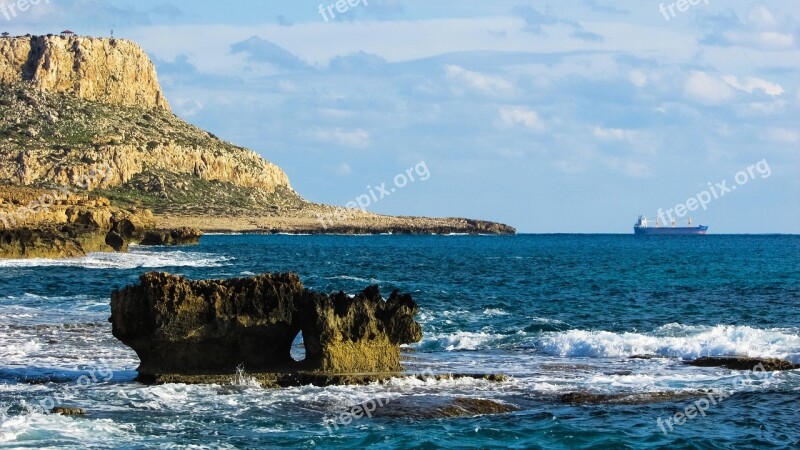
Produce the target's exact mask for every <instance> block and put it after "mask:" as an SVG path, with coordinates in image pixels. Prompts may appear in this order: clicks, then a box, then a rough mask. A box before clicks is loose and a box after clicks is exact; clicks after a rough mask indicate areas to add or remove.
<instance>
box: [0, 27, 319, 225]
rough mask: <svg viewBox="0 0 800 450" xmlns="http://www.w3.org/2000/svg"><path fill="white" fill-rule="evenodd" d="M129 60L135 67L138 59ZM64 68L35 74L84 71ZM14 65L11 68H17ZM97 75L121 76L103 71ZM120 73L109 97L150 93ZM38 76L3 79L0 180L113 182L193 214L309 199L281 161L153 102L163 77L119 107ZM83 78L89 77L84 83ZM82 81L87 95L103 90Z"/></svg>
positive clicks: (138, 202)
mask: <svg viewBox="0 0 800 450" xmlns="http://www.w3.org/2000/svg"><path fill="white" fill-rule="evenodd" d="M50 39H53V38H50ZM4 41H8V42H4ZM18 41H19V40H18V39H8V40H4V39H0V45H1V46H4V47H0V48H4V49H5V50H6V51H7V52H9V54H13V52H11V51H10V50H9V49H12V48H13V43H14V42H18ZM45 42H50V41H49V40H47V41H45ZM98 45H99V44H98ZM106 45H110V44H106ZM145 57H146V56H145ZM2 61H8V60H7V59H6V60H3V59H2V58H0V72H2V70H3V69H4V68H5V69H7V68H8V64H6V65H5V66H3V64H4V62H2ZM18 62H19V61H18ZM102 63H103V59H102V58H100V61H96V62H93V63H92V64H88V63H86V64H87V67H94V66H95V65H98V66H100V65H102ZM120 64H121V63H120ZM130 66H131V67H132V68H131V69H130V70H132V71H135V69H133V67H136V65H135V64H130ZM44 67H50V72H48V73H44V72H43V70H44V69H43V68H44ZM148 67H149V68H152V66H151V65H150V64H149V62H148V64H146V65H144V66H142V70H144V68H148ZM18 69H19V66H18ZM62 69H63V67H62V66H61V64H60V63H59V65H49V66H48V65H47V64H45V63H43V64H42V67H41V68H40V69H38V72H37V73H38V74H39V75H38V78H36V80H53V81H48V82H47V83H44V84H46V85H48V86H49V85H56V84H57V83H56V81H57V80H63V79H67V78H69V77H70V76H71V77H73V78H74V79H76V80H77V79H84V78H81V77H79V76H78V75H76V74H77V73H78V71H76V72H73V73H72V74H71V75H70V76H66V75H64V74H63V70H62ZM126 70H127V69H126ZM17 72H19V73H22V72H24V69H19V70H18V71H17ZM17 72H14V74H16V75H14V76H18V75H19V73H17ZM9 73H10V72H9V71H8V70H6V71H5V72H3V75H2V77H3V79H6V80H7V79H8V78H9V77H11V75H9ZM81 73H84V72H81ZM86 73H91V71H89V72H86ZM98 76H101V77H104V76H111V77H114V76H115V75H109V74H108V72H102V74H101V75H98ZM131 76H133V77H134V78H133V79H134V80H136V77H135V76H134V75H133V74H131ZM119 79H120V80H121V81H119V82H117V83H116V85H121V86H122V87H120V88H119V89H117V88H116V87H112V86H113V85H112V84H105V88H104V89H105V91H103V92H105V93H106V94H107V95H105V97H106V98H113V99H115V100H114V101H119V102H125V101H130V102H134V101H139V100H137V99H143V98H144V97H145V96H144V94H142V95H138V94H137V95H138V97H137V95H133V94H131V95H130V96H126V95H125V92H128V91H126V89H127V88H126V87H125V86H127V85H133V86H136V85H137V82H136V81H129V80H126V79H124V78H119ZM36 80H33V81H25V80H22V81H13V82H12V83H11V84H5V85H2V83H0V184H2V183H5V184H12V185H61V186H64V185H66V186H72V187H79V188H83V189H89V190H96V189H102V190H109V191H108V192H100V194H101V195H104V196H107V197H110V198H111V199H112V200H115V199H118V198H121V199H122V200H123V204H125V205H130V206H137V207H147V208H151V209H153V210H154V211H156V212H163V210H164V209H169V210H172V211H182V208H185V207H186V208H190V209H194V210H193V211H192V212H195V213H204V212H208V211H214V212H215V213H224V212H225V209H226V208H227V207H229V206H231V205H232V204H234V203H235V202H237V201H238V202H239V204H238V205H236V206H238V207H242V208H251V209H267V208H270V207H276V208H285V207H286V205H297V204H303V203H305V202H304V201H303V200H302V199H301V198H300V197H299V196H298V195H297V194H296V193H294V191H293V190H292V189H291V186H290V185H289V179H288V177H287V176H286V174H285V173H284V172H283V171H282V170H281V169H280V168H279V167H277V166H276V165H274V164H272V163H270V162H269V161H266V160H264V159H263V158H261V157H260V156H259V155H258V154H256V153H255V152H253V151H251V150H248V149H245V148H242V147H237V146H235V145H232V144H230V143H227V142H223V141H222V140H220V139H218V138H217V137H216V136H213V135H212V134H210V133H208V132H206V131H203V130H201V129H199V128H197V127H194V126H192V125H190V124H188V123H186V122H185V121H183V120H181V119H180V118H179V117H177V116H175V115H174V114H172V113H171V112H170V111H169V110H168V109H166V103H165V102H164V103H163V105H164V107H154V105H155V104H156V103H155V99H156V97H157V96H160V88H159V87H158V85H157V84H156V85H155V86H154V87H153V90H152V91H151V93H150V94H148V95H147V96H146V97H147V99H149V100H147V101H144V103H142V104H140V105H131V106H121V105H117V104H113V103H107V102H105V101H89V100H85V99H79V98H76V97H75V96H74V95H73V92H70V91H66V90H65V91H64V92H63V93H57V92H51V91H48V90H47V89H43V88H42V85H41V84H40V83H39V82H38V81H36ZM84 80H91V78H90V77H87V78H85V79H84ZM123 80H124V81H123ZM54 83H55V84H54ZM104 83H106V81H103V82H98V83H95V84H94V86H102V85H104ZM84 85H86V86H90V85H92V82H91V81H85V82H84ZM80 86H82V85H79V89H82V92H83V93H84V95H87V93H89V92H95V93H99V91H98V90H97V89H95V88H93V89H94V90H92V89H89V88H82V87H80ZM65 89H66V88H65ZM141 89H142V91H143V92H144V91H145V90H147V89H145V88H144V87H142V88H141ZM151 94H152V95H151Z"/></svg>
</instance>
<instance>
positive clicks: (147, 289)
mask: <svg viewBox="0 0 800 450" xmlns="http://www.w3.org/2000/svg"><path fill="white" fill-rule="evenodd" d="M417 312H418V308H417V305H416V303H414V301H413V299H412V298H411V297H410V296H408V295H401V294H399V293H397V292H394V293H392V295H391V296H390V297H389V299H388V300H386V301H384V300H383V299H382V298H381V296H380V292H379V290H378V288H377V287H369V288H367V289H366V290H364V292H362V293H360V294H358V295H356V296H355V297H350V296H348V295H346V294H344V293H338V294H335V295H324V294H319V293H314V292H311V291H309V290H306V289H305V288H304V287H303V284H302V283H301V282H300V279H299V277H298V276H297V275H295V274H265V275H260V276H256V277H253V278H237V279H228V280H206V281H189V280H187V279H186V278H183V277H178V276H173V275H169V274H165V273H148V274H145V275H143V276H142V277H141V279H140V283H139V284H138V285H135V286H129V287H126V288H124V289H121V290H118V291H115V292H114V293H113V294H112V297H111V318H110V321H111V323H112V324H113V327H112V329H113V334H114V336H115V337H116V338H117V339H119V340H120V341H122V342H123V343H124V344H126V345H128V346H129V347H131V348H132V349H133V350H134V351H136V353H137V355H138V356H139V359H140V361H141V364H140V365H139V367H138V369H137V370H138V371H139V375H140V379H141V380H143V381H155V380H156V379H157V377H160V379H161V380H162V381H163V380H165V379H169V376H170V374H184V375H204V374H208V375H214V374H233V373H234V372H235V371H236V369H237V367H244V368H245V369H246V370H247V371H248V372H250V373H294V372H314V373H345V374H346V373H364V372H396V371H400V370H401V369H402V368H401V366H400V348H399V346H400V345H401V344H408V343H412V342H417V341H419V340H420V339H421V338H422V331H421V328H420V326H419V324H418V323H417V322H416V321H415V320H414V316H415V315H416V314H417ZM301 332H302V335H303V343H304V346H305V350H306V357H305V359H304V360H303V361H295V360H293V359H292V357H291V354H290V351H291V346H292V343H293V342H294V340H295V338H296V337H297V336H298V334H299V333H301Z"/></svg>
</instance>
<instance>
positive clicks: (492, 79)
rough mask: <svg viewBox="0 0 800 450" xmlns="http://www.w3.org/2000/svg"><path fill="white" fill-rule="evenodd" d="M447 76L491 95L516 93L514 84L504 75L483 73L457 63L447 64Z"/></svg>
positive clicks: (464, 85) (471, 88)
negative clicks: (503, 76)
mask: <svg viewBox="0 0 800 450" xmlns="http://www.w3.org/2000/svg"><path fill="white" fill-rule="evenodd" d="M445 73H446V77H447V79H448V80H449V81H450V82H453V83H457V84H459V85H460V86H463V87H466V88H468V89H470V90H472V91H476V92H479V93H482V94H485V95H491V96H500V97H502V96H508V95H511V94H513V93H514V85H513V84H511V83H510V82H509V81H507V80H506V79H504V78H502V77H498V76H492V75H486V74H482V73H480V72H474V71H472V70H467V69H465V68H463V67H460V66H456V65H448V66H445Z"/></svg>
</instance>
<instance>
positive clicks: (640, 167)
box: [606, 157, 652, 178]
mask: <svg viewBox="0 0 800 450" xmlns="http://www.w3.org/2000/svg"><path fill="white" fill-rule="evenodd" d="M606 164H607V165H608V167H610V168H611V169H613V170H616V171H618V172H620V173H623V174H625V175H627V176H629V177H631V178H645V177H649V176H650V175H652V172H651V171H650V168H649V167H648V166H647V164H644V163H640V162H637V161H627V160H624V159H621V158H614V157H609V158H607V159H606Z"/></svg>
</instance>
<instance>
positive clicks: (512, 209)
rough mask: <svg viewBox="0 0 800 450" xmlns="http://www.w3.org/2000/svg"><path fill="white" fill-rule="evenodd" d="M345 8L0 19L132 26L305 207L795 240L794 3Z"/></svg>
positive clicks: (90, 12) (388, 1)
mask: <svg viewBox="0 0 800 450" xmlns="http://www.w3.org/2000/svg"><path fill="white" fill-rule="evenodd" d="M345 1H346V0H345ZM0 3H16V1H14V2H12V0H0ZM679 3H680V4H679ZM691 3H695V4H691ZM351 4H353V5H354V6H350V5H348V4H346V3H342V4H341V5H340V6H342V5H344V6H346V10H345V8H340V9H341V10H343V11H344V12H342V11H338V10H337V7H336V4H335V2H334V1H332V0H326V1H325V2H322V3H321V2H319V1H318V0H317V1H305V0H285V1H264V0H241V1H235V0H232V1H225V2H222V1H210V0H192V1H188V0H186V1H183V0H172V1H155V0H137V1H135V2H134V1H116V0H40V1H39V2H38V4H36V5H31V7H30V8H29V9H27V10H26V11H24V12H23V11H20V12H18V14H17V15H16V16H4V15H3V14H0V24H2V27H5V29H4V31H8V32H10V33H12V34H25V33H31V34H45V33H53V32H59V31H61V30H62V29H64V28H69V29H71V30H73V31H75V32H77V33H78V34H80V35H91V36H108V35H110V34H111V32H112V30H113V33H114V36H115V37H118V38H126V39H131V40H134V41H136V42H137V43H139V44H140V45H141V46H142V48H143V49H144V50H145V51H146V52H147V53H148V54H149V55H150V56H151V58H152V59H153V61H154V63H155V65H156V69H157V71H158V74H159V79H160V81H161V83H162V86H163V88H164V91H165V94H166V97H167V99H168V100H169V102H170V104H171V106H172V109H173V111H174V112H175V113H176V114H177V115H179V116H180V117H182V118H183V119H185V120H187V121H189V122H191V123H193V124H195V125H197V126H200V127H202V128H205V129H208V130H210V131H212V132H213V133H214V134H216V135H217V136H219V137H221V138H222V139H225V140H227V141H230V142H233V143H235V144H238V145H242V146H245V147H248V148H251V149H253V150H255V151H256V152H258V153H259V154H261V155H262V156H264V157H265V158H266V159H268V160H270V161H272V162H274V163H276V164H278V165H279V166H280V167H281V168H283V169H284V170H285V171H286V172H287V174H288V175H289V178H290V181H291V183H292V186H293V188H294V189H295V190H296V191H297V192H298V193H300V194H301V195H302V196H304V197H305V198H306V199H308V200H311V201H315V202H322V203H329V204H334V205H342V206H344V205H346V204H347V203H348V202H351V201H354V200H356V199H359V198H360V199H361V200H362V202H363V200H364V199H365V198H368V197H369V198H370V202H369V203H370V205H369V207H368V209H369V210H370V211H373V212H377V213H383V214H398V215H424V216H436V217H452V216H456V217H470V218H477V219H485V220H493V221H500V222H504V223H507V224H510V225H512V226H515V227H516V228H517V229H518V231H519V232H526V233H631V232H632V226H633V224H634V222H635V221H636V218H637V216H638V215H639V214H644V215H646V216H647V217H649V218H651V220H655V218H656V216H658V212H659V210H661V211H662V220H665V221H669V218H668V217H669V216H670V215H673V216H675V217H680V216H682V217H684V219H685V218H688V217H689V216H691V217H692V218H693V223H694V224H695V225H697V224H704V225H709V226H710V230H709V232H710V233H717V234H721V233H795V234H797V233H800V121H798V119H799V118H800V114H798V113H800V2H798V1H797V0H770V1H769V2H759V1H749V0H691V1H689V0H687V2H686V3H683V2H677V1H672V0H671V1H661V0H616V1H611V0H573V1H505V0H493V1H481V2H478V1H472V0H459V1H455V0H454V1H449V0H441V1H432V0H425V1H422V0H405V1H401V0H358V1H356V0H351ZM334 16H335V17H334ZM384 183H385V184H384ZM378 187H380V188H382V189H380V190H379V189H377V188H378ZM373 194H375V195H373ZM670 210H672V211H670ZM690 210H691V211H690ZM680 213H684V214H683V215H681V214H680ZM678 223H682V222H678Z"/></svg>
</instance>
